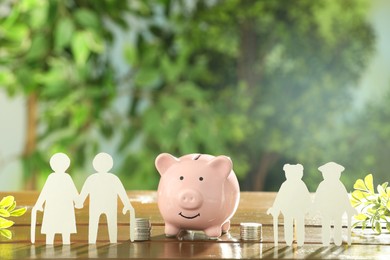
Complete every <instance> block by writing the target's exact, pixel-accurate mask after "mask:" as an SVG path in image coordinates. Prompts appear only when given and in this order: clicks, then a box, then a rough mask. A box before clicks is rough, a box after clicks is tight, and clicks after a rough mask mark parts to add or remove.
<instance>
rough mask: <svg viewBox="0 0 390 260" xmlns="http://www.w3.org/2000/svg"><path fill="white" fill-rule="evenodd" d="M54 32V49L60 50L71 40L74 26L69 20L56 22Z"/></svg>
mask: <svg viewBox="0 0 390 260" xmlns="http://www.w3.org/2000/svg"><path fill="white" fill-rule="evenodd" d="M54 32H55V47H56V48H57V49H61V48H63V47H64V46H67V45H68V44H69V43H70V40H71V39H72V35H73V32H74V25H73V22H72V20H71V19H69V18H63V19H60V20H59V21H58V24H57V27H56V30H55V31H54Z"/></svg>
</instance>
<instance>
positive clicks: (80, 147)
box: [0, 0, 389, 191]
mask: <svg viewBox="0 0 390 260" xmlns="http://www.w3.org/2000/svg"><path fill="white" fill-rule="evenodd" d="M3 5H8V6H10V9H9V12H8V13H7V14H6V15H3V16H2V17H0V48H1V49H0V70H1V71H0V86H2V87H4V88H5V89H6V90H7V91H8V93H9V95H24V96H26V98H27V100H30V101H31V102H28V104H30V105H31V104H33V105H32V106H31V107H30V108H32V109H35V110H36V112H37V114H38V117H37V121H36V122H35V124H32V126H31V125H30V129H29V130H30V133H31V136H30V138H31V140H32V142H31V143H30V145H27V144H26V151H25V153H24V154H23V156H22V159H23V162H24V166H25V167H24V172H25V177H26V182H27V183H28V182H30V183H31V179H33V178H34V176H37V177H38V179H37V180H35V181H32V187H33V188H34V187H37V186H40V185H42V183H43V181H44V180H45V178H46V176H47V175H48V174H49V173H50V169H48V163H47V162H48V160H49V158H50V156H51V155H52V154H53V153H54V152H57V151H63V152H66V153H68V154H69V156H70V157H71V159H72V168H71V169H70V170H69V172H70V173H71V174H72V175H73V177H74V179H75V180H76V182H79V183H81V182H83V181H84V179H85V176H86V175H88V174H90V173H91V171H92V168H91V163H90V162H91V161H92V158H93V156H94V155H95V154H96V153H97V152H99V151H100V150H102V149H103V148H104V145H103V143H104V142H105V143H107V142H108V143H110V144H114V145H111V146H114V151H113V153H114V155H115V158H114V159H115V162H116V168H115V169H114V170H113V171H114V172H115V173H117V174H118V175H120V177H121V179H122V180H123V182H124V184H125V187H126V188H128V189H155V188H156V187H157V183H158V179H159V176H158V173H157V172H156V170H155V169H154V158H155V157H156V156H157V155H158V154H159V153H161V152H170V153H172V154H174V155H177V156H180V155H183V154H186V153H194V152H200V153H208V154H226V155H229V156H230V157H231V158H232V159H233V162H234V169H235V172H236V173H237V175H238V176H239V179H240V183H241V188H242V189H243V190H263V189H266V190H277V189H278V187H279V186H280V183H281V181H282V180H283V179H284V177H283V172H282V170H281V169H282V165H283V164H284V163H297V162H300V163H302V164H303V165H304V166H305V180H306V182H307V184H308V186H309V188H310V189H311V190H313V191H314V190H315V187H316V186H317V184H318V183H319V181H320V180H321V176H320V174H319V172H318V171H317V170H316V169H317V167H318V166H320V165H322V164H323V163H326V162H327V161H331V160H334V161H336V162H338V163H340V164H342V165H344V166H346V168H347V172H346V175H345V176H343V178H344V181H345V182H346V184H347V186H348V185H349V186H350V187H352V184H353V182H354V179H356V178H357V177H361V176H363V175H365V173H366V172H367V171H370V170H371V169H370V168H369V167H372V168H374V169H375V170H377V172H378V174H379V175H380V176H385V172H384V169H386V168H385V163H384V165H383V166H380V165H381V163H383V162H386V159H385V158H383V159H381V158H377V157H376V154H381V155H382V156H384V155H385V153H383V151H382V152H381V151H379V150H385V151H387V149H388V147H389V146H385V145H384V143H383V142H385V143H386V144H387V143H388V142H387V137H388V136H389V135H388V134H387V130H384V129H387V128H386V127H384V126H383V125H382V124H381V120H383V118H387V115H386V114H381V113H378V112H380V111H381V109H380V108H377V107H375V106H374V107H372V108H371V107H370V108H369V109H368V110H367V111H368V112H363V113H362V114H361V115H360V114H359V115H355V114H352V113H351V112H350V110H349V109H350V105H351V101H352V96H351V93H352V92H353V89H354V87H353V86H356V83H357V82H358V80H359V76H360V74H361V72H362V71H363V69H364V68H365V65H366V63H367V61H368V59H369V57H370V55H371V54H372V52H373V44H374V35H373V30H372V28H371V27H370V26H369V25H368V23H367V22H366V20H365V15H366V12H367V10H368V8H369V1H364V0H359V1H355V0H354V1H352V0H345V1H322V0H319V1H310V0H297V1H249V0H248V1H239V0H228V1H202V0H197V1H163V0H161V1H159V0H147V1H139V0H132V1H110V0H104V1H85V0H65V1H54V0H53V1H43V0H20V1H8V3H5V4H3ZM118 28H119V31H120V33H121V34H123V35H125V34H130V35H132V40H130V41H129V42H128V43H127V44H126V46H125V48H124V49H123V57H124V59H125V60H126V62H127V65H126V66H125V68H123V70H125V73H122V74H119V73H118V72H117V71H116V70H115V69H114V66H115V62H116V61H115V60H114V59H113V58H112V57H111V56H110V49H111V48H113V44H114V43H115V42H116V41H117V39H116V38H115V34H114V31H115V30H117V29H118ZM119 98H121V99H125V100H126V103H125V104H124V105H122V107H120V109H119V110H118V108H117V107H116V106H117V105H116V102H117V100H118V99H119ZM34 102H35V103H34ZM28 109H29V107H28ZM387 110H388V109H387ZM30 111H31V109H30ZM365 113H369V114H367V115H366V114H365ZM370 113H374V114H375V115H376V116H371V114H370ZM363 118H366V119H367V120H368V121H365V120H366V119H363ZM362 124H363V125H364V128H363V129H361V128H360V127H359V128H357V126H360V125H362ZM378 124H379V125H378ZM31 127H32V128H31ZM32 129H35V131H32ZM31 131H32V132H31ZM372 132H375V133H376V134H375V136H376V138H374V137H373V136H372ZM34 133H35V134H34ZM34 138H35V139H34ZM372 138H374V139H375V142H382V145H377V144H378V143H375V142H373V141H372ZM31 144H32V145H31ZM358 158H359V159H358ZM370 158H371V159H370ZM357 159H358V160H357ZM378 179H379V180H381V177H379V178H378Z"/></svg>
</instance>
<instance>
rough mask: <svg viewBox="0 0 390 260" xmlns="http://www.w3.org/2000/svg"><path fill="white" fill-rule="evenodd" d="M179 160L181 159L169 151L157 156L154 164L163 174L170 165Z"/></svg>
mask: <svg viewBox="0 0 390 260" xmlns="http://www.w3.org/2000/svg"><path fill="white" fill-rule="evenodd" d="M178 162H179V159H177V158H176V157H174V156H172V155H170V154H169V153H162V154H160V155H159V156H157V158H156V160H155V162H154V165H155V166H156V169H157V171H158V172H159V173H160V175H163V174H164V173H165V172H166V171H167V170H168V168H169V167H171V166H172V165H173V164H175V163H178Z"/></svg>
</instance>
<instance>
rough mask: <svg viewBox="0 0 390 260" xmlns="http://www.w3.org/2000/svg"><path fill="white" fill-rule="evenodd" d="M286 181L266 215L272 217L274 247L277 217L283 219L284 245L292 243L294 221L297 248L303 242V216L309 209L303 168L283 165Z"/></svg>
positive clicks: (297, 165) (276, 240)
mask: <svg viewBox="0 0 390 260" xmlns="http://www.w3.org/2000/svg"><path fill="white" fill-rule="evenodd" d="M283 170H284V171H285V175H286V181H285V182H283V184H282V185H281V187H280V189H279V192H278V194H277V195H276V198H275V201H274V204H273V206H272V208H270V209H268V211H267V214H271V215H272V216H273V219H274V220H273V229H274V245H275V246H277V245H278V216H279V214H280V212H281V213H282V214H283V217H284V238H285V240H286V244H287V245H289V246H291V245H292V242H293V232H294V231H293V225H294V221H295V225H296V232H297V243H298V246H302V245H303V244H304V241H305V214H306V213H307V212H309V210H310V207H311V204H312V202H311V198H310V193H309V190H308V189H307V187H306V184H305V183H304V182H303V181H302V176H303V166H302V165H301V164H296V165H292V164H285V165H284V167H283Z"/></svg>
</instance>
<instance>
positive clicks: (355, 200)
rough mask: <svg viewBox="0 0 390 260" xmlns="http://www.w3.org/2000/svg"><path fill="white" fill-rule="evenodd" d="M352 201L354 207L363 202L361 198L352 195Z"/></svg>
mask: <svg viewBox="0 0 390 260" xmlns="http://www.w3.org/2000/svg"><path fill="white" fill-rule="evenodd" d="M350 202H351V205H352V207H354V208H355V207H357V206H359V205H360V204H362V203H361V201H360V200H357V199H355V198H354V197H352V198H351V199H350Z"/></svg>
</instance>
